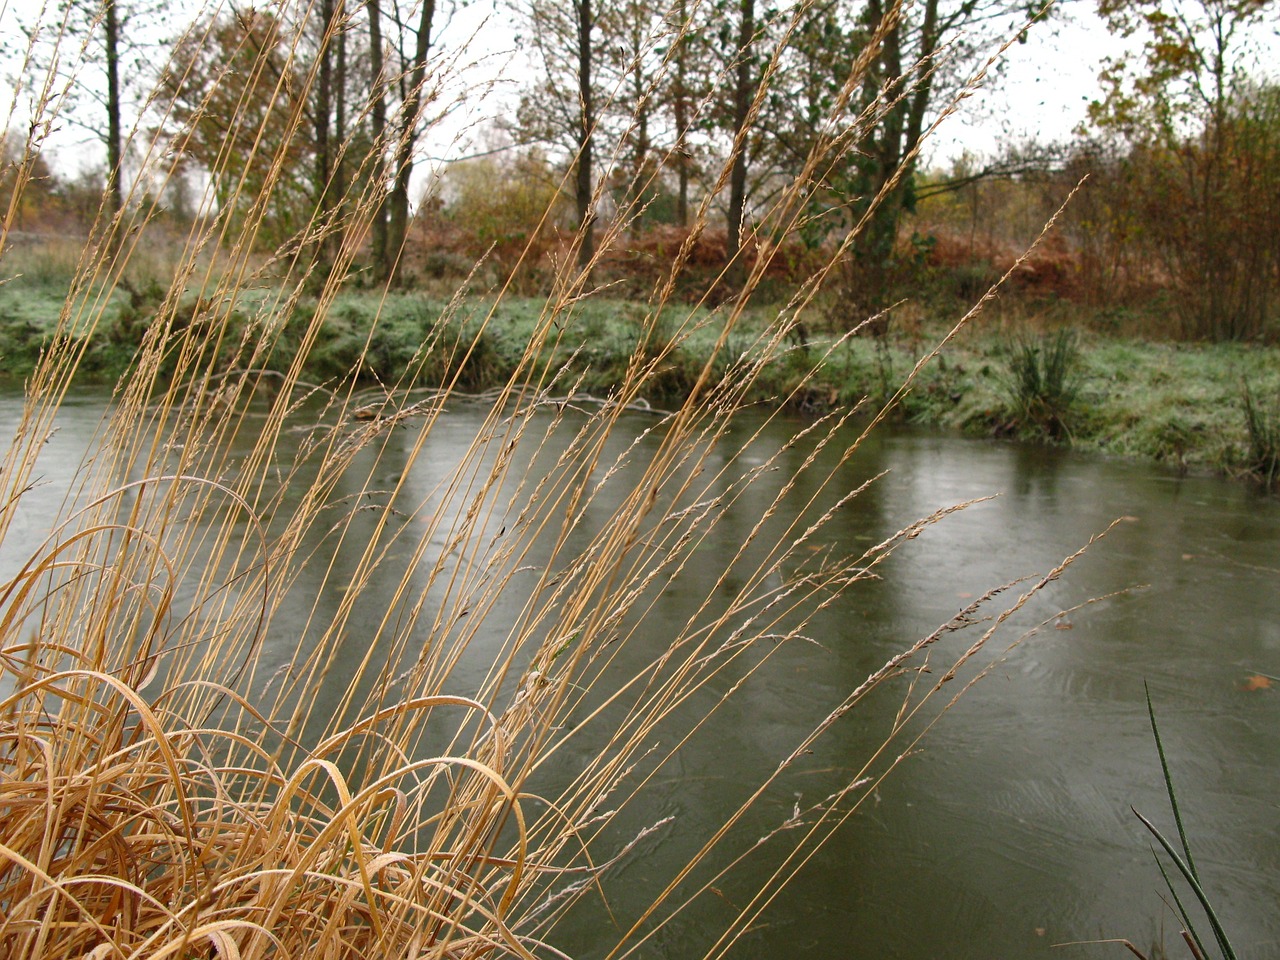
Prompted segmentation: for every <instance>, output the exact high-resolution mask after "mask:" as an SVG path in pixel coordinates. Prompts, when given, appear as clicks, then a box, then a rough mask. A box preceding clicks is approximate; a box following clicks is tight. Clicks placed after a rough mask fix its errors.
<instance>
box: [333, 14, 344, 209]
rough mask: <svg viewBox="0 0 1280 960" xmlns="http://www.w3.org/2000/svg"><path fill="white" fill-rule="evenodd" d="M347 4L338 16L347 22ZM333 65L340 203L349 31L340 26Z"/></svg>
mask: <svg viewBox="0 0 1280 960" xmlns="http://www.w3.org/2000/svg"><path fill="white" fill-rule="evenodd" d="M344 7H345V4H339V8H338V16H339V17H340V18H342V19H344V20H345V18H346V10H345V9H343V8H344ZM339 27H340V29H339V30H338V37H337V45H336V48H335V50H334V64H333V90H334V94H335V95H334V98H333V142H334V144H336V150H335V156H334V160H333V195H334V197H336V198H337V201H338V202H339V203H342V202H343V199H344V198H345V197H346V194H347V171H346V142H347V31H346V29H345V27H344V26H343V25H341V24H340V25H339Z"/></svg>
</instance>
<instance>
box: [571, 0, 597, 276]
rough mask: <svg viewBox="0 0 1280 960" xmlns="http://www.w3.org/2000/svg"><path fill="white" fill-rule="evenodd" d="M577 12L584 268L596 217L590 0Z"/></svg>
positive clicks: (577, 194)
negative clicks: (594, 212)
mask: <svg viewBox="0 0 1280 960" xmlns="http://www.w3.org/2000/svg"><path fill="white" fill-rule="evenodd" d="M574 7H575V9H576V12H577V14H578V106H579V111H580V120H581V124H582V125H581V127H580V128H579V131H578V160H577V165H576V176H575V181H574V199H575V200H576V202H577V213H578V231H579V233H580V234H581V241H580V246H579V247H578V265H579V266H581V267H586V266H587V265H588V264H590V263H591V261H592V259H594V257H595V252H596V243H595V222H594V220H595V218H594V217H593V215H592V210H591V201H592V195H593V192H594V186H595V184H594V182H593V174H592V170H591V161H592V157H591V149H592V135H593V133H594V127H595V108H594V107H595V105H594V102H593V100H592V96H591V28H592V26H593V23H592V20H591V18H592V12H591V0H576V2H575V4H574Z"/></svg>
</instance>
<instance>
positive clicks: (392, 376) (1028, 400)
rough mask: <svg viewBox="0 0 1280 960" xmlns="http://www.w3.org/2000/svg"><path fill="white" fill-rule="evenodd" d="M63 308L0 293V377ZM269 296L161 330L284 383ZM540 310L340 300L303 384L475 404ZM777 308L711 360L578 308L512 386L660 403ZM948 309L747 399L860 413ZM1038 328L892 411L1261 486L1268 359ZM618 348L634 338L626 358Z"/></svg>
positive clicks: (670, 313) (128, 325)
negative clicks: (212, 338) (183, 327)
mask: <svg viewBox="0 0 1280 960" xmlns="http://www.w3.org/2000/svg"><path fill="white" fill-rule="evenodd" d="M66 296H67V295H66V292H65V288H60V287H59V286H58V285H57V284H56V283H52V282H45V281H44V280H43V278H41V277H40V276H38V275H37V276H35V277H30V276H27V277H21V278H18V279H17V280H16V281H15V282H10V283H9V284H6V285H5V286H3V287H0V378H3V381H4V382H7V383H8V384H9V385H10V386H13V387H16V386H18V385H19V384H20V383H21V382H22V379H23V378H24V377H25V376H26V375H27V374H29V373H30V371H31V370H32V369H33V367H34V365H35V363H36V360H37V358H38V357H39V355H40V351H41V349H42V348H43V347H44V346H45V345H46V344H47V343H48V342H49V339H50V337H51V336H52V333H53V331H54V329H55V326H56V324H57V319H58V314H59V311H60V309H61V308H62V304H63V302H64V300H65V299H66ZM160 296H161V291H160V288H159V286H158V285H151V286H149V287H148V286H143V287H141V288H139V287H138V286H136V285H134V286H131V287H130V288H123V287H122V288H118V289H116V291H115V292H113V293H112V294H111V301H110V303H109V305H108V307H107V309H106V310H105V311H104V312H103V319H102V320H101V321H100V322H99V323H98V324H97V326H96V328H95V329H94V330H93V331H92V334H83V333H76V334H73V335H76V336H83V339H84V347H85V360H84V362H83V363H82V365H81V370H82V371H83V373H84V375H85V376H86V377H88V378H92V379H94V380H98V381H107V380H114V379H115V378H117V377H118V376H120V374H122V373H124V372H126V371H127V370H128V369H129V365H130V364H131V362H132V359H133V357H134V354H135V351H136V348H137V346H138V344H139V342H140V340H141V338H142V337H143V336H144V335H145V333H146V331H147V329H148V325H149V324H150V322H151V317H153V316H154V315H155V312H156V310H157V308H158V305H159V297H160ZM279 298H280V294H279V292H278V291H275V290H267V289H261V290H257V291H249V292H247V293H245V294H244V295H242V296H241V298H240V299H239V300H237V302H236V303H235V304H231V305H223V306H221V307H219V306H218V305H213V304H208V303H203V302H200V301H196V300H194V299H192V300H191V301H190V302H189V303H187V304H185V305H184V308H183V309H182V310H181V311H179V320H178V322H179V323H190V324H200V323H203V322H207V321H206V318H205V315H206V314H208V313H210V312H211V311H217V310H226V311H228V312H229V314H230V317H231V321H232V322H231V325H230V329H231V330H232V331H233V333H234V334H235V335H233V336H223V337H222V338H221V340H220V342H219V344H218V345H217V347H213V346H211V347H210V349H211V350H215V349H216V351H217V352H218V355H217V356H211V357H210V361H211V362H212V363H213V364H214V367H215V368H218V367H221V368H223V369H231V368H233V367H235V366H236V365H237V364H243V363H245V362H246V358H247V357H250V356H251V355H252V347H253V345H254V344H256V343H258V342H259V341H261V340H268V341H270V342H271V344H272V346H271V348H270V349H269V350H267V351H261V352H260V353H259V354H258V355H257V356H254V357H253V358H252V363H253V365H254V366H255V367H257V368H263V369H268V370H280V371H283V370H285V369H287V368H288V366H289V364H290V363H291V362H292V361H293V360H294V358H295V357H296V355H297V353H298V352H299V350H300V349H302V347H303V344H302V342H301V339H300V335H301V331H302V330H304V329H305V328H306V325H307V321H308V320H309V319H310V317H311V316H312V315H313V313H314V311H315V310H317V309H319V307H318V306H317V304H316V303H315V302H314V301H308V300H305V299H303V300H300V301H298V302H297V303H296V304H294V305H292V306H290V307H282V306H281V305H280V303H279ZM543 306H544V301H542V300H539V299H534V298H514V297H508V298H506V299H504V300H503V301H502V302H500V303H498V304H496V305H495V304H494V302H493V301H492V300H491V299H488V298H485V297H483V296H475V297H468V298H456V297H455V298H450V297H447V296H444V295H440V296H434V295H430V294H417V293H411V294H396V295H390V296H385V297H384V296H381V295H373V294H367V293H362V292H359V291H355V292H349V293H343V294H340V295H339V296H338V297H337V299H336V300H334V301H333V302H332V303H331V304H329V305H328V306H327V308H326V309H327V312H328V313H327V319H326V322H325V323H324V324H323V326H322V328H321V334H320V336H319V338H318V340H317V341H316V342H315V343H314V345H313V346H312V347H311V349H310V352H309V359H308V361H307V364H306V368H305V369H306V372H305V377H304V378H305V379H307V380H309V381H312V382H318V383H331V384H332V383H336V382H338V381H340V380H343V379H345V378H347V377H348V376H349V375H350V374H351V372H352V371H356V375H357V378H358V380H359V381H361V382H363V383H364V384H367V385H372V384H384V385H388V386H389V385H393V384H394V385H397V386H399V387H437V386H440V385H442V384H444V383H450V382H452V383H454V384H455V387H456V389H460V390H463V391H476V392H479V391H483V390H485V389H487V388H489V387H493V386H496V385H497V384H499V383H501V382H503V381H505V379H506V378H508V377H509V376H511V374H512V373H513V371H515V370H516V369H517V365H518V364H519V363H520V361H521V358H522V356H524V355H525V346H526V344H528V343H529V341H530V339H531V338H532V337H534V336H535V335H536V332H537V330H538V325H539V320H540V317H541V316H542V312H543ZM720 309H725V308H723V307H722V308H720ZM778 309H779V308H777V307H771V306H756V307H752V308H751V309H750V311H749V313H748V315H747V316H746V317H745V319H744V322H742V323H741V324H740V325H739V326H738V327H737V328H736V330H735V332H734V334H733V335H732V336H731V338H730V340H729V342H728V344H727V347H726V349H724V350H723V351H721V353H720V354H718V355H716V356H715V359H714V360H712V356H713V353H714V350H715V343H716V337H717V331H718V329H719V324H718V320H719V316H718V315H717V313H716V312H715V311H714V310H707V309H703V308H690V307H685V306H683V305H679V304H675V305H671V306H669V307H668V308H667V309H666V311H665V312H664V313H663V314H662V315H661V316H660V317H659V318H658V319H657V320H656V322H655V321H654V320H653V319H652V318H651V316H650V312H649V310H648V308H647V307H646V305H645V304H643V303H639V302H633V301H626V300H610V299H603V298H599V297H593V298H590V299H589V300H586V301H582V302H579V303H577V304H573V305H571V306H570V307H569V308H568V309H566V310H564V311H563V312H562V313H561V314H560V315H559V316H557V317H556V318H555V320H554V323H553V324H552V325H551V327H550V328H549V330H548V331H547V343H548V345H547V349H546V350H545V351H544V352H543V354H542V359H541V361H540V366H539V367H538V368H537V369H534V370H532V371H530V376H531V377H545V376H549V375H551V374H553V373H554V374H555V375H556V377H557V383H558V384H561V385H564V390H565V391H568V390H570V389H572V390H574V391H577V392H581V393H587V394H592V395H596V396H601V397H602V396H606V395H607V394H608V393H609V391H610V390H611V388H613V387H614V386H615V385H616V384H617V383H618V382H620V380H621V379H622V378H623V377H625V375H626V371H627V369H628V367H629V365H630V364H632V363H633V362H634V358H635V357H636V356H637V355H638V356H641V357H642V358H644V359H645V360H646V361H647V362H650V363H653V364H655V366H656V369H657V370H658V375H657V376H656V377H655V378H653V380H652V381H651V383H650V384H649V386H648V389H647V390H646V394H647V396H646V399H647V400H648V402H649V403H651V404H652V405H653V406H655V407H658V408H662V407H666V406H676V405H678V404H679V402H680V401H681V400H682V399H683V398H684V397H685V396H687V395H688V393H689V391H690V390H692V389H693V388H694V385H695V384H696V382H697V380H698V377H699V375H700V373H701V372H702V370H703V368H704V367H705V366H706V364H707V363H708V362H710V363H711V379H712V381H715V380H716V379H718V378H722V377H726V376H732V375H733V370H734V363H735V361H737V360H738V359H739V358H741V357H743V356H748V355H750V353H751V351H752V349H753V343H754V340H755V335H756V334H757V333H758V332H759V331H761V330H762V329H763V328H764V327H765V326H766V325H767V324H768V323H770V322H771V321H772V320H773V319H774V317H775V316H776V311H777V310H778ZM956 309H957V312H956V313H954V314H952V316H951V317H947V316H943V315H942V314H943V313H944V311H937V315H936V316H934V317H932V318H922V317H919V316H917V317H915V318H914V319H913V321H912V322H911V323H909V324H905V323H901V324H898V325H897V326H896V327H895V328H893V329H891V330H890V331H889V332H888V333H887V334H886V335H885V336H883V337H874V336H870V335H856V336H850V337H844V338H841V337H838V336H836V335H834V334H832V333H831V332H830V331H828V330H824V329H823V326H824V324H822V323H821V322H818V323H815V324H813V332H812V333H810V334H809V336H808V337H807V338H806V341H805V342H800V341H799V340H797V341H796V342H795V344H794V346H793V348H792V349H791V350H790V351H789V352H787V353H786V354H784V355H783V356H782V357H781V358H779V359H775V360H773V361H771V362H770V364H769V365H768V367H767V368H766V370H765V372H764V375H763V376H762V377H761V378H760V379H759V381H758V383H757V384H756V386H755V388H754V391H755V394H756V395H755V397H754V399H755V400H756V401H757V402H760V403H763V404H775V405H786V406H788V407H790V408H793V409H795V410H797V411H800V412H803V413H820V412H823V411H825V410H829V409H831V408H833V407H837V406H845V405H850V404H855V403H858V402H859V401H864V403H865V405H866V409H868V410H869V411H870V410H871V409H873V408H876V407H878V406H879V405H881V404H883V403H884V402H885V400H886V398H887V397H889V396H890V395H891V394H892V392H893V391H894V390H895V389H896V388H897V385H898V384H900V383H901V382H902V381H903V379H904V378H905V377H906V375H907V374H908V373H909V372H910V370H911V369H912V368H913V367H914V366H915V364H916V362H917V360H918V359H919V358H920V357H921V356H923V355H924V354H926V353H928V352H929V350H930V349H932V347H933V346H934V345H935V344H936V343H937V342H938V341H939V340H940V339H941V338H942V337H943V336H944V335H945V333H946V331H947V329H948V325H949V323H950V322H951V319H952V318H953V317H954V316H958V315H959V312H958V311H959V309H960V308H956ZM820 313H821V308H820V307H815V314H820ZM1063 319H1064V318H1062V317H1056V318H1055V320H1057V321H1058V322H1061V321H1062V320H1063ZM1082 319H1083V318H1082ZM807 326H808V325H807ZM1052 326H1053V325H1052V324H1051V323H1047V322H1045V321H1044V320H1039V321H1028V320H1027V319H1026V318H1025V316H1023V317H1019V316H1018V315H1017V311H1016V309H1015V310H1013V311H1009V310H1008V309H1007V308H998V309H997V310H996V311H995V312H994V313H993V314H991V315H980V316H979V317H978V318H977V319H976V320H974V321H973V322H972V323H971V325H970V326H969V327H968V328H966V329H965V330H964V331H962V333H961V334H960V335H959V336H958V337H957V338H956V339H955V340H954V341H953V342H952V343H951V344H949V345H948V346H947V348H946V349H945V350H944V351H943V352H942V353H941V354H940V355H939V356H938V357H937V358H936V359H934V360H933V361H932V362H931V363H930V364H929V365H928V366H926V367H925V368H924V369H923V370H922V371H921V373H920V375H919V376H918V377H917V379H916V380H915V382H914V384H913V385H912V387H911V389H910V391H909V392H908V393H907V394H906V395H905V396H904V397H903V398H902V399H901V401H900V403H899V406H898V407H897V409H896V410H895V411H894V416H895V417H896V418H898V419H901V420H906V421H910V422H912V423H916V424H923V425H930V426H936V427H940V428H946V429H954V430H959V431H962V432H964V433H966V434H969V435H972V436H997V437H1007V438H1013V439H1020V440H1029V441H1036V442H1048V443H1058V444H1067V445H1070V446H1072V447H1075V448H1078V449H1081V450H1089V451H1095V452H1099V453H1102V454H1106V455H1112V456H1122V457H1130V458H1140V459H1146V460H1150V461H1156V462H1159V463H1162V464H1166V465H1168V466H1170V467H1171V468H1173V469H1177V470H1192V471H1216V472H1220V473H1224V474H1228V475H1231V476H1239V477H1246V476H1248V477H1254V478H1260V479H1262V480H1265V481H1269V482H1274V481H1275V479H1276V477H1277V475H1278V474H1280V348H1277V347H1272V346H1261V345H1254V344H1238V343H1226V344H1196V343H1179V342H1157V341H1146V340H1137V339H1126V338H1120V337H1117V336H1115V335H1109V334H1106V333H1101V332H1097V331H1096V330H1089V329H1087V328H1086V327H1087V325H1086V324H1083V323H1081V324H1080V325H1079V327H1077V326H1071V327H1061V328H1058V329H1048V330H1046V329H1045V328H1046V327H1052ZM72 329H73V330H75V329H77V328H76V327H75V325H74V323H73V324H72ZM637 343H639V344H642V345H643V346H642V347H641V351H640V353H639V354H637V350H636V345H637ZM815 367H816V368H817V372H816V373H814V372H813V371H814V369H815ZM553 389H554V388H553ZM562 392H563V391H562Z"/></svg>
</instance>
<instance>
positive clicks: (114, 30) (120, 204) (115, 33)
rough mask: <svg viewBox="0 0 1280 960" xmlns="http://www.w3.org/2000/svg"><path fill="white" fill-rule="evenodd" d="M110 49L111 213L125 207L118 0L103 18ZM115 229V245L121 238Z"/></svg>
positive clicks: (106, 7)
mask: <svg viewBox="0 0 1280 960" xmlns="http://www.w3.org/2000/svg"><path fill="white" fill-rule="evenodd" d="M102 23H103V29H104V31H105V32H106V38H105V39H106V49H107V205H108V208H107V214H108V216H109V217H114V216H115V215H116V214H118V213H119V212H120V211H121V210H123V209H124V184H123V182H122V181H123V173H124V171H123V169H122V167H123V161H124V135H123V133H122V131H121V125H120V16H119V10H117V8H116V0H105V4H104V8H103V17H102ZM116 236H117V233H116V231H112V237H113V239H112V241H111V245H112V247H114V246H115V245H116V243H117V240H116V239H114V238H115V237H116Z"/></svg>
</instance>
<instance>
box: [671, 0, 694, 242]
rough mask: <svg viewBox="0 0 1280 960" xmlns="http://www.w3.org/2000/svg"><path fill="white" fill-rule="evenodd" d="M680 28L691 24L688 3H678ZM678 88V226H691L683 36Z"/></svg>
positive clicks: (679, 49)
mask: <svg viewBox="0 0 1280 960" xmlns="http://www.w3.org/2000/svg"><path fill="white" fill-rule="evenodd" d="M676 17H677V21H678V23H677V29H679V30H684V29H685V28H686V27H687V24H688V10H687V3H686V0H679V3H678V4H677V7H676ZM676 43H678V44H679V46H678V47H677V48H676V64H675V67H676V85H675V89H674V90H673V91H672V100H673V103H672V106H673V107H674V110H675V120H676V148H675V154H676V177H677V182H678V184H679V188H678V192H677V194H676V198H677V199H676V223H678V224H680V226H682V227H687V226H688V225H689V141H688V137H689V126H690V116H689V114H690V111H689V62H688V57H689V44H688V40H687V37H686V36H685V35H684V34H683V33H682V34H680V35H679V36H678V37H677V38H676Z"/></svg>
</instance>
